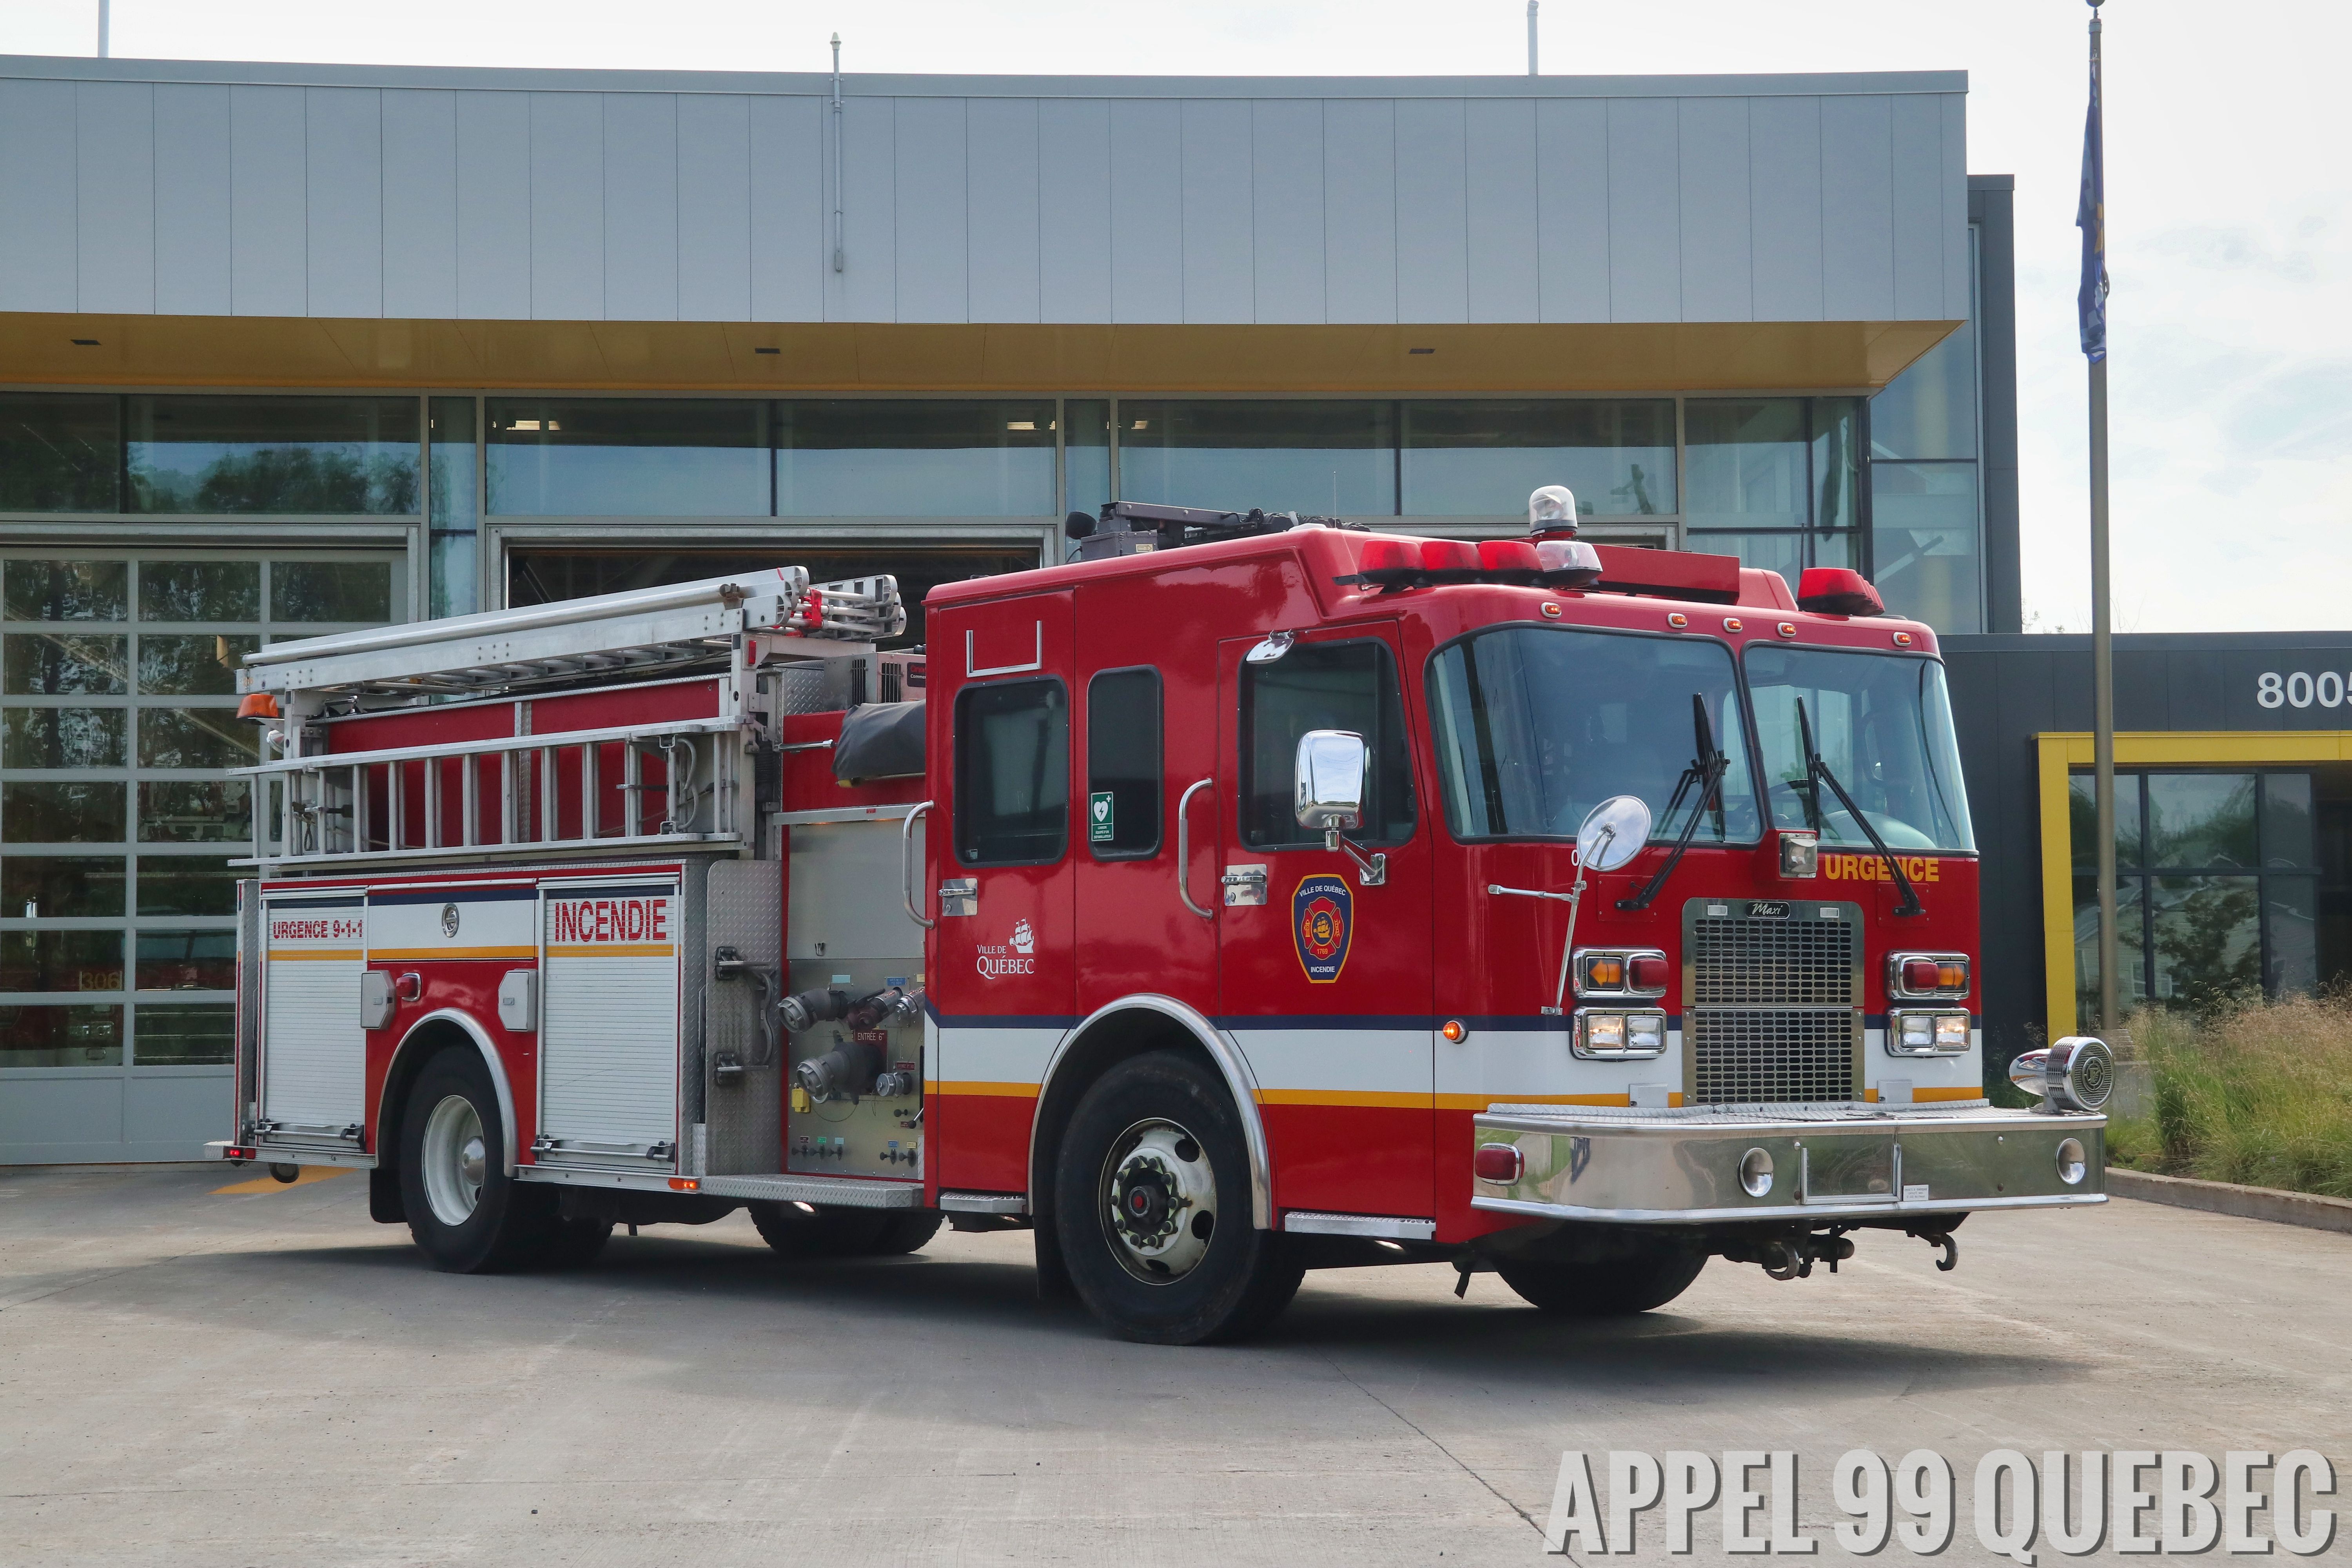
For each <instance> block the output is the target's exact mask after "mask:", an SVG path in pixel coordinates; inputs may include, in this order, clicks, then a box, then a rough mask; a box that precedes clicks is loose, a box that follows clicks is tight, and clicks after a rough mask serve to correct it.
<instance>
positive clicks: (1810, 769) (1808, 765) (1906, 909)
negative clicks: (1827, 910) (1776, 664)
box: [1797, 697, 1926, 915]
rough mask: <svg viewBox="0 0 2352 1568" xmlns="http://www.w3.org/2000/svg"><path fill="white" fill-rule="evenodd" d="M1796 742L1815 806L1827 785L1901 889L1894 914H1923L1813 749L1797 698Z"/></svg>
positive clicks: (1907, 882)
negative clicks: (1901, 899) (1803, 749)
mask: <svg viewBox="0 0 2352 1568" xmlns="http://www.w3.org/2000/svg"><path fill="white" fill-rule="evenodd" d="M1797 738H1798V740H1799V742H1801V744H1802V745H1803V746H1804V748H1805V782H1806V783H1807V784H1811V786H1812V788H1813V792H1814V795H1813V798H1814V800H1815V801H1816V802H1818V801H1819V800H1820V798H1821V793H1820V792H1821V786H1822V785H1823V784H1827V785H1829V786H1830V793H1831V794H1832V795H1835V796H1837V797H1838V804H1839V805H1843V806H1844V807H1845V809H1846V812H1847V814H1848V815H1849V816H1852V817H1853V819H1854V821H1856V822H1857V823H1860V824H1861V825H1862V831H1863V833H1864V836H1865V837H1868V838H1869V840H1870V847H1872V848H1873V849H1875V850H1877V851H1878V858H1880V859H1882V860H1884V861H1885V862H1886V868H1887V870H1889V871H1890V872H1892V873H1894V876H1895V886H1897V887H1899V888H1901V889H1903V902H1902V903H1901V904H1899V905H1897V906H1896V907H1895V913H1896V914H1898V915H1916V914H1923V913H1925V912H1926V910H1925V907H1924V906H1923V905H1921V903H1920V902H1919V893H1918V890H1917V889H1915V888H1913V887H1912V886H1911V879H1910V878H1909V877H1908V876H1906V875H1905V874H1904V870H1903V862H1901V861H1900V860H1897V859H1896V858H1895V852H1894V851H1893V850H1891V849H1889V848H1888V847H1886V840H1885V839H1884V838H1881V837H1879V836H1878V829H1877V828H1875V827H1874V826H1871V822H1870V818H1868V817H1867V816H1864V815H1863V814H1862V807H1860V806H1858V805H1854V804H1853V796H1852V795H1848V794H1846V793H1845V785H1843V784H1840V783H1838V776H1837V774H1835V773H1832V772H1830V765H1829V763H1826V762H1823V761H1822V753H1821V752H1820V751H1819V750H1817V749H1816V748H1815V747H1814V745H1813V726H1812V723H1811V721H1810V720H1808V719H1807V718H1806V717H1805V700H1804V699H1803V698H1801V697H1800V698H1798V699H1797ZM1813 815H1814V816H1815V819H1816V826H1819V818H1820V816H1821V812H1820V808H1819V806H1818V805H1816V806H1815V809H1814V814H1813Z"/></svg>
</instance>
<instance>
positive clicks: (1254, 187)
mask: <svg viewBox="0 0 2352 1568" xmlns="http://www.w3.org/2000/svg"><path fill="white" fill-rule="evenodd" d="M1248 109H1249V111H1250V233H1251V235H1252V236H1253V237H1254V239H1255V244H1254V245H1253V246H1252V252H1253V257H1252V263H1253V265H1252V277H1251V289H1252V293H1253V295H1254V296H1255V300H1256V320H1258V321H1282V322H1318V321H1322V320H1323V319H1324V292H1323V278H1324V267H1325V262H1324V255H1323V253H1324V247H1325V246H1326V245H1327V244H1328V240H1327V238H1326V236H1325V231H1324V227H1323V106H1322V105H1321V104H1319V103H1317V102H1314V101H1312V100H1298V99H1261V100H1258V101H1256V102H1255V103H1252V104H1250V105H1248Z"/></svg>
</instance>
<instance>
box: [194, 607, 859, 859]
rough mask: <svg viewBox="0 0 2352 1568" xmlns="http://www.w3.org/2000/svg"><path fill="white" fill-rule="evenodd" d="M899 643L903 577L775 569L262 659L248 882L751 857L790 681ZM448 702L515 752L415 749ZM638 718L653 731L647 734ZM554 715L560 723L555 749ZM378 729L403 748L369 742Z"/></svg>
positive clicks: (496, 744)
mask: <svg viewBox="0 0 2352 1568" xmlns="http://www.w3.org/2000/svg"><path fill="white" fill-rule="evenodd" d="M905 626H906V610H905V607H904V606H903V605H901V603H900V602H899V599H898V583H897V580H896V579H894V578H890V577H887V576H880V577H863V578H856V579H851V580H847V581H844V582H838V583H826V584H821V585H817V586H812V585H811V584H810V583H809V579H808V574H807V572H806V571H804V570H803V569H802V568H800V567H797V566H784V567H777V568H774V569H772V570H771V571H767V572H761V573H757V574H744V575H738V576H733V577H714V578H709V579H706V580H704V581H702V582H698V583H688V584H678V585H677V586H675V587H667V588H647V589H641V590H637V591H635V592H632V593H625V594H608V595H600V596H598V597H595V598H587V599H573V600H567V601H563V602H561V603H558V604H553V605H532V606H530V607H528V608H525V609H519V610H498V611H492V612H490V613H488V614H486V615H478V616H456V617H452V618H449V619H446V620H440V621H428V622H422V623H412V624H410V625H407V626H387V627H381V628H377V629H374V630H370V631H362V632H346V633H341V634H339V635H337V636H333V637H310V638H306V639H303V640H301V641H298V642H286V643H278V644H274V645H272V646H271V647H266V648H263V649H261V650H259V651H258V652H257V653H253V654H249V655H247V658H246V662H245V668H242V669H241V670H239V671H238V673H237V687H238V689H239V690H240V691H242V692H245V693H246V694H247V697H248V706H249V707H250V706H256V705H260V706H264V707H265V712H264V714H263V715H262V717H263V721H264V723H265V724H266V726H267V729H266V731H265V735H264V745H263V755H264V757H265V758H269V759H270V760H268V761H265V762H263V763H259V764H258V765H257V766H255V767H251V768H246V769H241V770H239V771H240V772H241V773H244V774H245V775H246V776H247V777H249V778H251V779H252V780H253V781H254V789H253V828H254V845H255V861H254V863H255V864H257V865H258V866H259V867H261V868H262V870H263V873H264V874H265V875H268V874H272V873H274V872H275V871H277V870H278V869H280V868H318V867H325V866H336V865H342V864H345V863H349V862H352V861H358V860H368V861H383V860H392V861H407V860H416V859H441V860H449V859H459V860H464V859H484V858H497V857H500V856H510V855H513V854H515V853H517V852H519V851H520V852H531V853H539V852H547V851H569V850H581V849H592V850H596V851H609V850H615V849H636V848H643V847H691V846H702V847H735V846H740V845H745V844H750V843H751V842H753V841H754V837H755V835H756V833H757V831H758V827H759V824H758V821H757V811H756V809H755V805H754V803H753V801H752V799H751V794H752V790H751V780H752V773H753V768H752V763H751V751H752V750H753V749H754V748H756V747H759V746H763V745H765V746H773V745H774V744H775V743H776V742H777V740H778V737H779V734H780V730H781V721H782V715H783V713H784V712H786V711H788V710H790V709H789V707H788V705H787V703H788V694H787V693H786V691H785V687H786V685H787V683H788V681H790V680H791V679H792V674H791V672H792V671H793V668H795V667H799V668H806V667H808V666H809V665H810V664H811V663H812V662H813V661H818V660H823V661H828V662H830V661H838V660H841V659H844V658H856V657H859V656H864V657H866V658H872V656H873V655H874V646H873V644H874V641H875V640H876V639H877V638H880V637H891V636H895V635H897V634H898V632H900V631H902V630H904V629H905ZM665 678H666V679H665ZM802 684H805V682H802ZM663 688H667V689H668V691H671V692H674V693H675V694H676V697H675V700H674V701H671V700H669V699H667V697H665V696H662V695H659V694H658V693H659V691H660V689H663ZM605 689H613V690H619V689H635V690H637V691H639V692H641V693H643V694H644V695H642V696H639V697H637V698H635V699H633V700H632V702H631V704H630V707H629V709H627V710H624V713H622V714H614V713H612V712H610V711H607V713H606V714H605V718H604V721H603V722H598V721H595V720H594V719H593V717H591V716H589V715H583V714H581V713H580V712H579V711H578V704H579V703H580V702H581V701H583V700H585V701H588V702H590V703H592V704H593V701H594V695H595V694H596V693H597V692H599V691H603V690H605ZM256 699H259V701H258V703H257V702H256ZM451 699H462V700H465V707H466V708H467V709H470V710H477V711H478V710H479V708H480V707H481V706H482V705H483V704H485V703H488V704H489V705H490V706H491V707H492V708H493V710H496V708H497V707H498V705H499V704H500V703H501V702H509V703H510V706H511V707H512V709H513V715H512V718H511V721H508V720H506V719H504V718H500V719H499V721H498V722H499V727H505V726H506V725H507V724H508V723H509V722H510V723H511V730H512V732H511V733H508V734H499V735H492V736H488V737H483V736H480V734H479V725H478V721H476V722H475V724H474V726H473V728H474V733H475V736H476V738H471V739H464V740H456V741H428V742H416V741H415V726H414V725H405V724H402V723H400V721H402V720H404V719H405V718H409V717H414V716H416V715H420V714H430V713H432V712H434V711H435V710H436V709H438V708H441V707H443V706H446V704H447V703H448V702H449V700H451ZM535 699H536V700H535ZM567 704H569V705H572V706H571V707H569V708H566V706H565V705H567ZM665 704H667V706H668V707H669V710H670V711H669V713H668V714H667V715H664V714H661V711H660V710H662V708H663V707H664V706H665ZM649 705H650V707H651V709H652V710H653V712H654V713H655V714H656V715H657V716H651V717H647V716H644V715H645V714H646V712H647V709H648V706H649ZM551 707H552V708H556V709H562V710H564V711H565V712H566V713H568V714H569V715H570V717H569V718H568V720H567V719H566V718H564V717H558V718H556V719H555V720H554V721H553V724H554V727H553V728H551V729H549V728H548V727H547V725H548V722H549V721H547V719H546V718H545V717H544V715H545V714H546V713H547V711H548V710H550V709H551ZM534 710H538V712H539V713H540V714H541V716H542V717H541V719H540V720H539V721H538V722H536V723H535V722H534ZM459 711H461V710H459V709H457V708H451V709H450V713H451V719H452V721H457V714H458V713H459ZM629 714H635V715H637V716H635V717H631V719H630V721H628V722H625V723H622V722H614V721H613V720H614V719H616V718H620V717H624V716H626V715H629ZM379 721H393V722H394V725H395V733H404V735H405V736H406V743H398V744H389V745H384V744H379V745H373V746H371V745H367V744H365V743H364V741H363V740H362V736H363V735H364V733H365V731H370V730H373V729H376V728H377V727H378V723H379ZM346 726H350V727H352V728H349V729H347V728H346ZM535 730H544V731H545V732H533V731H535ZM381 738H382V739H385V740H391V739H393V738H394V736H391V735H386V736H383V737H381ZM338 740H341V742H343V743H344V746H345V747H346V748H347V749H337V746H336V742H337V741H338ZM354 741H359V742H361V743H359V744H352V742H354ZM273 752H274V753H276V755H275V756H272V753H273ZM273 786H275V787H274V788H273Z"/></svg>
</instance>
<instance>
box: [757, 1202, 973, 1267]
mask: <svg viewBox="0 0 2352 1568" xmlns="http://www.w3.org/2000/svg"><path fill="white" fill-rule="evenodd" d="M744 1206H745V1207H746V1208H748V1209H750V1210H751V1223H752V1225H753V1226H757V1227H758V1229H759V1232H760V1239H761V1240H762V1241H764V1242H766V1243H767V1244H768V1245H769V1246H770V1247H773V1248H775V1249H776V1251H777V1253H778V1254H780V1255H781V1256H782V1257H785V1258H885V1257H896V1256H899V1255H902V1254H905V1253H909V1252H913V1251H916V1250H918V1249H919V1248H920V1247H922V1245H923V1244H924V1243H925V1242H927V1241H929V1240H930V1239H931V1237H933V1236H934V1235H936V1234H937V1233H938V1231H939V1228H940V1215H936V1214H930V1213H927V1212H922V1211H917V1212H914V1213H908V1212H907V1211H906V1210H904V1209H851V1208H835V1207H832V1206H830V1205H826V1206H819V1205H814V1204H796V1203H781V1204H780V1203H754V1204H746V1205H744Z"/></svg>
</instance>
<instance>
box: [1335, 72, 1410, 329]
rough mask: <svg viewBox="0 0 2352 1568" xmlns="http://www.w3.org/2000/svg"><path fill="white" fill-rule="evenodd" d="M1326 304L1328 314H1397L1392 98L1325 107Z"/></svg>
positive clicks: (1368, 317) (1373, 317) (1357, 317)
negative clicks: (1390, 100) (1327, 237)
mask: <svg viewBox="0 0 2352 1568" xmlns="http://www.w3.org/2000/svg"><path fill="white" fill-rule="evenodd" d="M1323 232H1324V233H1325V234H1327V235H1330V236H1334V237H1335V238H1333V239H1332V240H1331V241H1329V242H1328V243H1327V244H1326V245H1325V246H1324V247H1323V279H1324V294H1323V298H1324V301H1325V304H1324V310H1325V313H1326V317H1327V319H1328V320H1330V321H1395V320H1396V319H1397V207H1396V105H1395V104H1393V103H1391V102H1388V101H1386V100H1364V101H1344V102H1342V101H1335V102H1330V103H1326V104H1325V105H1324V106H1323Z"/></svg>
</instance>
